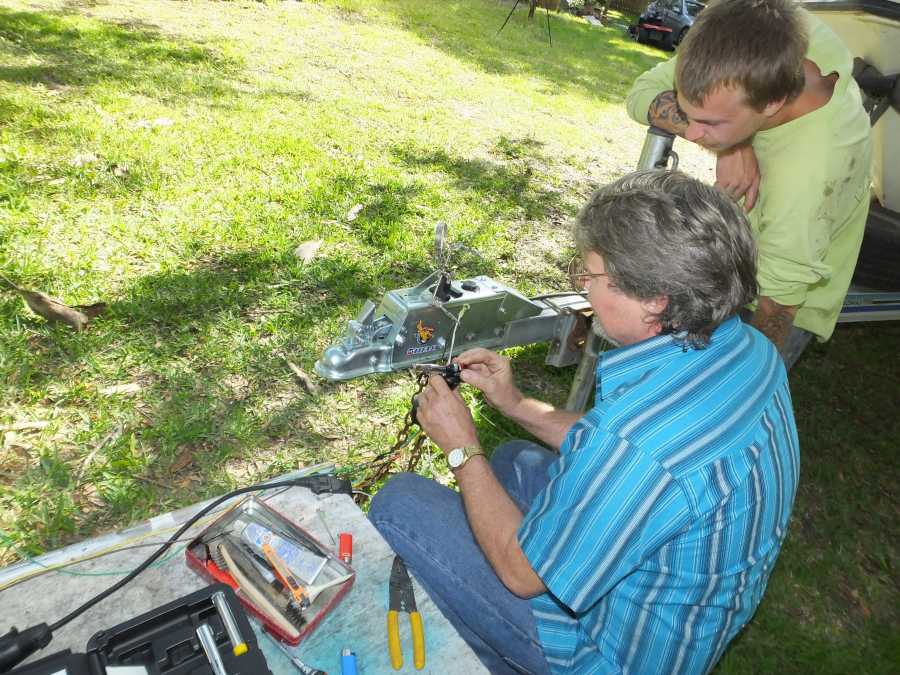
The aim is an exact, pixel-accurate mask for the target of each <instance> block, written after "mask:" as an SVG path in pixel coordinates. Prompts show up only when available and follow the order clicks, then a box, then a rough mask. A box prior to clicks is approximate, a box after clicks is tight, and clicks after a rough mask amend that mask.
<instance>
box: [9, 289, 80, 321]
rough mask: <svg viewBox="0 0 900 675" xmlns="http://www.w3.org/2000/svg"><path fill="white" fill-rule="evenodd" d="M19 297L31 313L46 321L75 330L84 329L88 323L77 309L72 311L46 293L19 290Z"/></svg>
mask: <svg viewBox="0 0 900 675" xmlns="http://www.w3.org/2000/svg"><path fill="white" fill-rule="evenodd" d="M19 295H21V296H22V298H23V299H24V300H25V304H26V305H28V307H29V308H30V309H31V311H32V312H34V313H35V314H37V315H38V316H41V317H43V318H45V319H47V321H51V322H55V321H59V322H61V323H64V324H66V325H68V326H71V327H72V328H74V329H75V330H84V327H85V326H87V324H88V321H90V319H89V318H88V317H87V316H86V315H85V314H82V313H81V312H79V311H78V310H77V309H72V308H71V307H69V306H68V305H66V304H63V303H62V302H60V301H59V300H56V299H55V298H51V297H50V296H49V295H47V294H46V293H41V292H40V291H29V290H27V289H25V288H20V289H19Z"/></svg>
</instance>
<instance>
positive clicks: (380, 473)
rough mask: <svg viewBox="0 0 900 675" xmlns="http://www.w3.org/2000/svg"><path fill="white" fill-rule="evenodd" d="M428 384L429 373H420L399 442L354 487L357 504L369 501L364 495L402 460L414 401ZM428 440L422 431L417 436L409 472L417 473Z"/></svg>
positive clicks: (377, 456)
mask: <svg viewBox="0 0 900 675" xmlns="http://www.w3.org/2000/svg"><path fill="white" fill-rule="evenodd" d="M426 384H428V373H426V372H422V373H419V374H418V376H417V377H416V391H415V393H414V394H413V395H412V399H411V400H410V406H409V410H408V411H407V412H406V417H404V418H403V426H402V427H401V428H400V431H399V432H398V433H397V441H396V442H395V443H394V444H393V445H392V446H391V447H390V448H388V449H387V450H385V451H384V452H382V453H381V454H379V455H376V457H375V459H373V460H372V462H371V464H370V467H369V472H368V474H367V475H366V476H365V478H363V479H362V481H360V483H359V484H358V485H356V486H355V487H354V489H355V490H358V491H359V492H358V493H357V495H356V497H355V499H356V501H357V503H360V502H361V501H362V500H365V499H368V497H367V496H366V495H365V494H362V493H366V492H368V493H371V488H372V487H373V486H374V485H376V484H378V483H379V482H380V481H382V480H384V479H385V478H387V477H388V475H389V474H390V473H391V467H392V466H393V465H394V463H395V462H396V461H397V460H399V459H400V455H401V452H402V450H403V448H404V447H405V446H406V445H407V444H408V443H409V441H410V438H411V437H412V434H413V427H414V426H415V424H414V423H413V418H412V411H413V409H412V400H415V398H416V396H418V395H419V394H421V393H422V390H423V389H425V385H426ZM427 439H428V437H427V436H426V435H425V434H424V432H422V430H421V429H420V430H419V431H418V433H417V434H416V437H415V441H414V442H413V446H412V449H411V450H410V453H409V462H407V465H406V470H407V471H415V469H416V466H417V465H418V464H419V459H420V458H421V457H422V448H423V447H424V446H425V441H426V440H427Z"/></svg>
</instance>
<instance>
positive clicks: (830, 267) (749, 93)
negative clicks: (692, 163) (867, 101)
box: [627, 0, 872, 368]
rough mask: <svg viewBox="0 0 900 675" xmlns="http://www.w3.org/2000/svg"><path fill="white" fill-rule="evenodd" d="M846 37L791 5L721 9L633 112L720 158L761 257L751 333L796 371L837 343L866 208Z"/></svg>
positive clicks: (866, 168) (648, 78) (866, 141)
mask: <svg viewBox="0 0 900 675" xmlns="http://www.w3.org/2000/svg"><path fill="white" fill-rule="evenodd" d="M852 65H853V63H852V55H851V54H850V52H849V51H848V49H847V48H846V46H844V44H843V43H842V42H841V41H840V39H839V38H838V37H837V35H835V34H834V32H832V31H831V29H830V28H828V27H827V26H825V25H824V24H823V23H822V22H820V21H819V20H818V19H816V18H815V17H813V16H811V15H810V14H809V13H807V12H806V11H805V10H802V9H798V8H797V7H795V6H794V5H793V3H791V2H790V1H789V0H719V1H718V2H716V3H715V4H711V5H710V6H709V7H707V8H706V9H705V10H704V11H703V12H702V13H701V14H700V16H699V17H698V19H697V21H696V22H695V24H694V26H693V27H692V28H691V31H690V33H688V36H687V38H686V39H685V41H684V42H683V43H682V45H681V47H680V48H679V53H678V56H677V57H675V58H673V59H671V60H670V61H667V62H665V63H662V64H660V65H658V66H656V67H655V68H653V69H652V70H650V71H648V72H646V73H644V74H643V75H641V76H640V77H639V78H638V79H637V81H636V82H635V83H634V85H633V87H632V89H631V92H630V93H629V95H628V101H627V106H628V112H629V114H630V115H631V117H632V118H634V119H635V120H636V121H638V122H641V123H644V124H646V123H650V124H653V125H655V126H657V127H660V128H663V129H666V130H667V131H670V132H672V133H675V134H678V135H680V136H683V137H684V138H686V139H687V140H689V141H692V142H694V143H697V144H698V145H701V146H703V147H705V148H707V149H709V150H711V151H712V152H714V153H715V154H716V156H717V166H716V177H717V182H716V184H717V185H718V186H719V187H720V188H722V189H724V190H725V191H726V192H728V193H729V194H730V195H731V196H732V197H733V198H735V199H741V198H743V200H744V208H745V209H746V210H747V211H748V212H749V213H748V215H749V218H750V224H751V227H752V228H753V233H754V236H755V238H756V240H757V246H758V247H759V258H760V259H759V274H758V284H759V297H758V299H757V302H756V303H755V305H754V306H753V307H752V310H753V314H752V319H750V322H751V323H752V324H753V325H754V326H755V327H757V328H758V329H759V330H761V331H762V332H763V333H764V334H765V335H766V336H768V337H769V339H771V340H772V342H774V343H775V345H776V346H777V347H778V349H779V351H780V352H781V354H782V357H783V358H784V360H785V363H786V365H787V366H788V368H790V367H791V366H792V365H793V363H794V361H795V360H796V359H797V357H798V356H799V355H800V353H801V352H802V351H803V348H804V347H805V346H806V344H807V343H808V341H809V339H810V338H811V337H812V336H815V337H817V338H818V339H819V340H820V341H824V340H827V339H828V338H829V337H830V336H831V333H832V332H833V330H834V325H835V323H836V322H837V317H838V314H839V313H840V309H841V306H842V304H843V300H844V296H845V295H846V293H847V288H848V287H849V285H850V279H851V277H852V276H853V269H854V267H855V264H856V258H857V255H858V253H859V247H860V244H861V242H862V236H863V230H864V229H865V222H866V216H867V214H868V208H869V182H870V165H871V152H872V150H871V139H870V131H869V120H868V116H867V115H866V113H865V111H864V110H863V107H862V100H861V97H860V93H859V88H858V87H857V85H856V83H855V82H854V80H853V77H852V75H851V72H852Z"/></svg>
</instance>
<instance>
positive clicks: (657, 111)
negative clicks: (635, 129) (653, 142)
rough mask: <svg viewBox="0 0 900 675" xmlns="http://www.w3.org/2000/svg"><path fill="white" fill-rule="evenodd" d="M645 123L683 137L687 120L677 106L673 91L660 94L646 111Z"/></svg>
mask: <svg viewBox="0 0 900 675" xmlns="http://www.w3.org/2000/svg"><path fill="white" fill-rule="evenodd" d="M647 121H648V122H649V123H650V124H652V125H653V126H655V127H659V128H660V129H665V130H666V131H670V132H672V133H673V134H678V135H679V136H683V135H684V132H685V131H686V130H687V127H688V118H687V115H685V114H684V111H683V110H682V109H681V106H679V105H678V98H677V97H676V96H675V92H674V91H664V92H661V93H660V94H659V95H658V96H657V97H656V98H655V99H653V103H651V104H650V108H649V109H648V110H647Z"/></svg>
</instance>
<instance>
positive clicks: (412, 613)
mask: <svg viewBox="0 0 900 675" xmlns="http://www.w3.org/2000/svg"><path fill="white" fill-rule="evenodd" d="M389 588H390V606H389V608H388V615H387V628H388V651H389V652H390V655H391V665H392V666H393V667H394V670H400V668H402V667H403V651H402V648H401V646H400V612H407V613H408V614H409V624H410V627H411V629H412V640H413V663H414V664H415V666H416V670H422V668H424V667H425V630H424V628H423V626H422V615H421V614H419V612H418V611H417V610H416V596H415V595H414V594H413V587H412V581H410V578H409V572H407V571H406V564H405V563H404V562H403V560H402V559H401V558H400V557H399V556H398V557H396V558H394V566H393V567H392V568H391V580H390V586H389Z"/></svg>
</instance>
